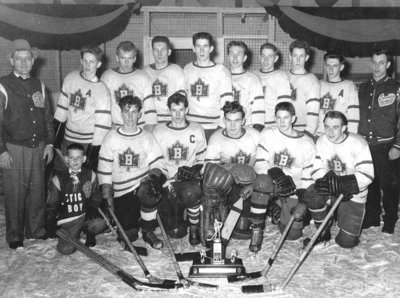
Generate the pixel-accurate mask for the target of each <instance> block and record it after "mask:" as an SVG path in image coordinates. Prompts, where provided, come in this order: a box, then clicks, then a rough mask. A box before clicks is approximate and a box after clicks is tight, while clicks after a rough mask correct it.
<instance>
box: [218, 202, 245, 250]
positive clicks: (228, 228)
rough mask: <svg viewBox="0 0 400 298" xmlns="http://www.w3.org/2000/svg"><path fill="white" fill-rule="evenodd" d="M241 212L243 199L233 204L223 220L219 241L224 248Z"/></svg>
mask: <svg viewBox="0 0 400 298" xmlns="http://www.w3.org/2000/svg"><path fill="white" fill-rule="evenodd" d="M242 210H243V197H242V196H241V197H240V198H239V200H237V201H236V202H235V204H233V206H232V207H231V210H230V211H229V214H228V216H227V217H226V219H225V222H224V226H223V227H222V230H221V241H222V243H223V244H224V245H225V246H226V245H228V242H229V239H230V238H231V235H232V232H233V230H234V229H235V226H236V223H237V221H238V220H239V217H240V214H241V213H242Z"/></svg>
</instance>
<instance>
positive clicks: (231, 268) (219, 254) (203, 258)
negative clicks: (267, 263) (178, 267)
mask: <svg viewBox="0 0 400 298" xmlns="http://www.w3.org/2000/svg"><path fill="white" fill-rule="evenodd" d="M221 227H222V223H221V222H219V221H217V220H215V222H214V231H215V233H214V235H213V236H212V237H211V238H210V239H208V240H209V241H211V250H209V255H208V254H207V253H206V252H205V251H204V250H202V251H201V252H200V255H199V256H198V257H196V258H195V259H194V260H193V265H192V267H190V271H189V277H227V276H228V275H236V274H245V273H246V270H245V268H244V267H243V262H242V259H240V258H237V256H236V251H234V252H232V253H231V257H230V258H225V247H224V245H223V243H222V241H221Z"/></svg>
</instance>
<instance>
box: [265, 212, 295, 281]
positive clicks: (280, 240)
mask: <svg viewBox="0 0 400 298" xmlns="http://www.w3.org/2000/svg"><path fill="white" fill-rule="evenodd" d="M293 222H294V216H293V215H292V216H291V217H290V220H289V222H288V224H287V225H286V228H285V230H284V231H283V233H282V235H281V237H280V238H279V241H278V243H277V244H276V246H275V248H274V250H273V251H272V253H271V256H270V257H269V260H268V264H267V265H266V267H265V268H264V269H263V270H262V273H261V274H262V276H264V277H265V276H267V273H268V271H269V269H270V268H271V266H272V264H273V263H274V261H275V258H276V256H277V255H278V253H279V251H280V250H281V248H282V246H283V242H284V241H285V239H286V236H287V234H288V233H289V230H290V228H291V227H292V225H293Z"/></svg>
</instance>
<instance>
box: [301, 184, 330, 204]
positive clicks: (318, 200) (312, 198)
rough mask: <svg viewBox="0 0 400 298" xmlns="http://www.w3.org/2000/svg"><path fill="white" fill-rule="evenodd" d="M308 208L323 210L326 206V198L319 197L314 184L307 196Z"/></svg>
mask: <svg viewBox="0 0 400 298" xmlns="http://www.w3.org/2000/svg"><path fill="white" fill-rule="evenodd" d="M304 197H305V201H306V204H307V207H308V208H309V209H311V210H316V209H322V208H324V207H325V204H326V196H324V195H319V194H317V192H316V191H315V188H314V184H312V185H310V186H309V187H308V188H307V190H306V194H305V196H304Z"/></svg>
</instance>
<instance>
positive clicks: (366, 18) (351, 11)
mask: <svg viewBox="0 0 400 298" xmlns="http://www.w3.org/2000/svg"><path fill="white" fill-rule="evenodd" d="M265 10H266V11H267V13H269V14H271V15H273V16H274V17H276V19H277V20H278V22H279V25H280V26H281V28H282V29H283V30H284V31H285V32H286V33H288V34H289V35H290V37H292V38H294V39H302V40H305V41H307V42H309V43H310V44H311V45H312V46H313V47H316V48H318V49H320V50H331V49H340V50H341V51H342V52H343V54H344V55H345V56H348V57H355V56H359V57H367V56H370V54H371V49H372V48H373V47H374V46H376V47H380V48H386V49H388V50H389V51H390V52H391V53H392V54H393V55H400V30H399V28H400V8H397V7H385V8H376V7H329V8H324V7H279V6H277V5H274V6H266V7H265Z"/></svg>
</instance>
